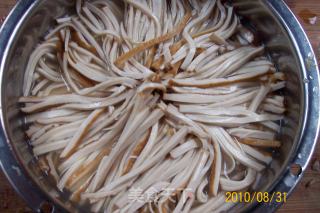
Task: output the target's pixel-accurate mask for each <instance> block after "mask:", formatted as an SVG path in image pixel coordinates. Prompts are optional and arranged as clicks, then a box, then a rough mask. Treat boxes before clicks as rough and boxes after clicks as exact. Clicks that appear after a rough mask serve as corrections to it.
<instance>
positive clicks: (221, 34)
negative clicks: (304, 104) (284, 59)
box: [20, 0, 286, 213]
mask: <svg viewBox="0 0 320 213" xmlns="http://www.w3.org/2000/svg"><path fill="white" fill-rule="evenodd" d="M115 2H116V1H110V0H94V1H85V2H83V1H81V0H78V1H76V5H75V8H76V10H75V11H76V13H75V14H68V15H66V16H64V17H62V18H59V19H57V25H56V26H55V28H54V29H52V30H51V31H50V32H49V33H48V34H47V35H46V36H45V40H44V42H42V43H41V44H39V45H38V46H37V47H36V48H35V50H34V51H33V53H32V54H31V55H30V59H29V62H28V64H27V67H26V71H25V76H24V86H23V94H24V96H23V97H21V98H20V103H21V106H22V107H21V110H22V111H23V112H24V113H25V114H26V123H27V125H28V130H27V131H26V134H27V136H28V137H29V139H30V141H31V145H32V147H33V153H34V155H35V156H36V157H37V159H38V160H39V163H40V165H42V166H41V168H42V169H43V170H45V171H46V172H47V173H48V174H49V175H50V176H51V177H53V179H54V180H55V181H56V185H57V188H58V189H59V190H61V191H64V192H69V193H70V200H72V201H74V202H77V203H78V204H79V205H84V204H90V208H91V210H90V211H92V212H102V211H105V212H118V213H120V212H174V213H180V212H192V213H197V212H200V213H203V212H220V211H226V210H228V209H230V208H232V207H233V205H234V204H230V203H225V202H224V194H225V192H226V191H243V190H246V191H247V190H250V189H251V187H252V185H253V184H254V183H255V182H256V179H257V177H258V176H259V175H260V174H261V171H263V170H264V169H265V168H266V167H267V166H268V165H269V164H270V162H271V161H272V155H271V151H272V150H273V149H275V148H279V147H280V146H281V142H280V141H278V140H277V133H278V131H279V128H280V126H279V121H280V120H281V119H282V118H283V114H284V112H285V110H286V109H285V106H284V97H283V96H282V95H281V93H279V90H281V89H282V88H284V87H285V81H284V80H285V76H284V73H282V72H279V71H276V69H275V66H274V64H273V63H272V62H270V60H268V58H267V56H266V54H265V52H264V47H263V46H257V44H256V42H254V41H255V36H254V34H253V33H252V32H251V31H250V30H249V28H247V27H245V26H243V25H242V24H241V23H240V21H239V17H238V16H237V15H236V14H235V11H234V9H233V7H232V6H230V5H227V4H223V3H222V2H221V0H189V1H187V0H170V1H167V0H123V2H121V3H120V2H117V3H115Z"/></svg>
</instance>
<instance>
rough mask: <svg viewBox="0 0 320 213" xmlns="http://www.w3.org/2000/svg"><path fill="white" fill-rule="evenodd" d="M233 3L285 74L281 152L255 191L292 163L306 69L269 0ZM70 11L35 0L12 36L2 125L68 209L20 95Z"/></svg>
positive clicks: (33, 172)
mask: <svg viewBox="0 0 320 213" xmlns="http://www.w3.org/2000/svg"><path fill="white" fill-rule="evenodd" d="M233 5H234V6H235V8H236V11H237V13H238V14H239V15H241V16H242V22H243V24H246V25H250V27H251V28H252V29H253V30H254V31H255V33H256V35H257V37H258V38H259V40H260V41H261V42H262V43H263V44H265V46H266V48H267V51H268V54H269V56H270V59H271V60H272V61H273V62H274V63H275V64H276V67H277V69H278V70H281V71H282V72H284V73H285V74H286V77H287V85H286V89H285V90H284V91H283V93H284V95H285V98H286V106H287V112H286V117H285V119H284V121H283V122H282V124H281V125H282V130H281V133H280V134H279V136H278V137H279V139H280V140H281V141H282V142H283V143H282V144H283V145H282V147H281V149H280V150H279V151H277V152H274V161H273V162H272V164H271V165H270V168H268V169H267V170H266V171H265V174H264V175H263V178H261V181H260V183H259V184H258V186H257V189H256V191H265V190H268V189H270V187H272V186H273V185H274V184H275V182H276V181H277V180H279V178H281V175H282V174H283V173H284V171H286V170H287V169H288V167H289V165H288V162H289V161H290V158H291V157H292V154H293V153H294V152H295V149H296V147H297V145H298V143H299V141H300V136H301V132H302V131H303V120H304V119H305V98H306V97H305V92H304V87H303V80H304V79H303V74H302V73H303V70H302V65H301V63H300V61H299V57H298V53H297V52H296V50H295V47H294V43H293V41H292V40H291V39H290V36H289V35H288V32H287V30H286V26H285V24H284V23H283V21H282V20H281V19H279V17H277V15H276V13H275V11H274V10H273V8H272V7H269V6H268V4H267V3H266V1H262V0H256V1H251V0H234V1H233ZM70 10H71V11H72V10H73V1H72V0H70V1H66V0H56V1H51V0H42V1H35V3H34V4H33V5H32V8H31V9H30V10H29V11H28V13H27V14H26V15H25V16H24V17H23V19H21V23H20V26H19V29H18V30H17V31H16V32H14V34H13V35H12V37H11V39H12V43H11V48H10V49H9V52H8V54H7V56H6V58H5V65H4V66H5V69H4V70H5V72H4V73H3V76H2V79H1V82H2V84H1V92H2V94H1V95H2V96H1V97H2V99H1V102H2V116H3V125H4V130H5V132H6V135H7V138H8V139H9V140H8V141H9V143H10V146H12V149H13V151H14V153H15V155H16V157H17V159H18V161H19V162H20V164H21V165H22V167H23V168H24V169H25V171H26V172H27V174H28V175H29V176H30V178H31V179H32V180H33V181H34V183H35V184H36V185H38V187H40V188H41V189H42V191H44V192H45V193H46V194H47V195H49V196H51V198H53V200H54V201H55V202H57V203H60V204H61V205H63V206H64V208H66V209H74V208H77V207H76V206H75V205H73V204H71V203H69V202H68V200H67V196H64V195H62V194H61V193H59V192H58V191H57V190H56V187H55V184H54V183H53V182H52V181H51V180H50V178H48V177H47V176H46V174H43V173H42V172H41V170H40V169H39V167H38V165H37V163H36V161H35V159H34V157H33V155H32V152H31V149H30V146H29V144H28V141H27V139H26V137H25V134H24V131H25V128H26V127H25V125H24V117H23V114H22V113H21V112H20V110H19V107H20V105H19V104H18V98H19V97H20V96H21V95H22V84H23V83H22V82H23V75H24V72H25V67H26V64H27V61H28V57H29V55H30V54H31V52H32V51H33V49H34V48H35V46H36V45H37V44H38V43H39V42H41V41H42V39H43V36H44V35H45V34H46V33H47V32H48V31H49V30H50V29H52V27H53V26H54V24H55V18H57V17H61V16H62V15H63V14H65V13H66V12H67V11H70ZM44 199H46V198H44ZM237 208H249V207H248V206H241V207H237ZM242 210H243V209H242Z"/></svg>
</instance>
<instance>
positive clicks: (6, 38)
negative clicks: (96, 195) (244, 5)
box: [0, 0, 320, 212]
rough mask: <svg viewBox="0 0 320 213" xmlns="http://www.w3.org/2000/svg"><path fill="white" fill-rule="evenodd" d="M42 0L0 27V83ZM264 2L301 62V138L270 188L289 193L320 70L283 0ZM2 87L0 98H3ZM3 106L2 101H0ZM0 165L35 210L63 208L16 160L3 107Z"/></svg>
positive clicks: (306, 139)
mask: <svg viewBox="0 0 320 213" xmlns="http://www.w3.org/2000/svg"><path fill="white" fill-rule="evenodd" d="M39 1H41V0H20V1H19V2H18V3H17V4H16V6H15V7H14V9H13V10H12V11H11V13H10V14H9V16H8V17H7V19H6V20H5V22H4V24H3V25H2V27H1V30H0V86H2V79H3V78H2V76H3V73H4V72H5V70H4V69H5V63H6V58H7V55H8V51H9V50H10V47H11V45H12V43H13V39H14V37H15V36H14V35H15V33H16V32H17V31H18V30H19V26H20V25H21V23H22V22H23V20H24V18H25V16H26V14H28V11H29V10H32V8H33V7H35V6H36V5H37V4H38V3H39ZM264 1H265V4H266V5H267V6H268V7H269V8H270V9H272V11H274V12H275V13H276V14H275V15H276V16H277V19H278V20H279V21H280V23H281V24H282V25H283V28H284V29H285V30H286V31H287V34H288V36H289V37H290V39H291V42H293V45H294V47H295V51H296V52H297V55H298V56H299V62H300V65H301V66H302V67H301V68H302V69H301V70H302V71H303V73H302V75H303V78H304V79H305V81H304V82H303V92H304V93H305V94H306V95H305V100H304V104H305V106H304V107H303V108H304V112H303V113H304V115H303V116H304V120H303V124H302V129H301V135H300V142H299V144H298V146H297V148H296V150H295V152H294V154H293V155H292V156H291V157H290V158H291V159H290V160H289V164H288V165H287V168H286V169H285V170H284V171H283V172H282V174H281V175H280V176H279V177H281V178H278V180H277V181H276V182H274V183H273V185H272V186H271V187H270V189H269V193H274V192H287V193H288V194H290V193H291V192H292V190H293V189H294V187H295V186H296V184H297V183H298V182H299V181H300V179H301V178H302V175H303V173H304V171H305V170H306V168H307V165H308V163H309V161H310V159H311V156H312V153H313V151H314V149H315V146H316V142H317V138H318V133H319V106H320V99H319V94H320V89H319V72H318V65H317V61H316V58H315V55H314V52H313V50H312V47H311V44H310V42H309V40H308V38H307V36H306V34H305V32H304V31H303V29H302V27H301V25H300V23H299V22H298V21H297V19H296V17H295V16H294V15H293V13H292V12H291V10H290V9H289V8H288V6H287V5H286V4H285V3H284V1H283V0H264ZM2 92H3V91H2V90H1V93H0V100H2V98H1V97H2ZM0 108H1V109H2V102H1V103H0ZM0 118H1V128H0V165H1V168H2V170H3V172H4V173H5V175H6V177H7V178H8V180H9V181H10V183H11V185H12V186H13V187H14V189H15V190H16V191H17V192H18V193H19V195H20V196H21V197H22V198H24V200H25V201H26V202H27V203H28V205H29V206H30V207H31V208H32V209H33V210H34V211H36V212H41V205H42V204H43V203H44V202H49V203H50V204H52V206H53V210H52V212H62V211H64V210H63V208H62V207H61V206H60V205H58V204H56V203H54V202H53V200H52V199H51V197H50V196H48V194H47V193H45V192H43V191H42V190H40V189H39V187H38V186H37V184H36V183H35V182H34V181H33V180H31V178H29V175H28V174H27V172H26V171H25V170H24V169H23V166H21V162H19V161H18V158H17V156H16V153H15V151H14V149H13V148H12V146H11V145H10V141H9V139H8V137H7V134H6V132H5V130H4V128H3V127H4V122H3V111H2V110H1V112H0ZM292 164H298V165H300V166H301V173H300V174H299V175H298V176H295V175H293V174H292V173H291V172H290V165H292ZM280 205H281V204H280V203H277V202H276V200H275V199H274V200H273V201H272V202H270V203H259V204H256V205H255V206H254V208H253V209H251V210H252V211H253V212H273V211H275V210H276V209H277V208H278V207H279V206H280Z"/></svg>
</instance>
